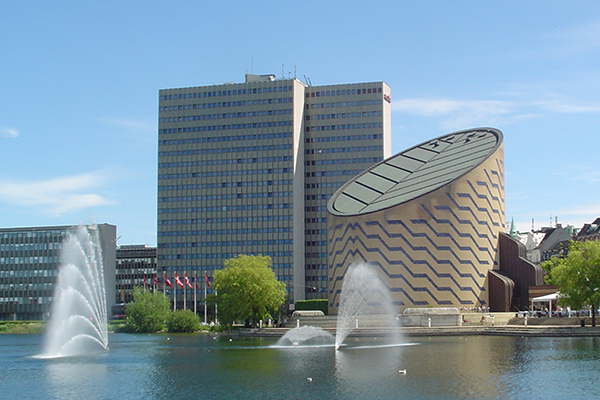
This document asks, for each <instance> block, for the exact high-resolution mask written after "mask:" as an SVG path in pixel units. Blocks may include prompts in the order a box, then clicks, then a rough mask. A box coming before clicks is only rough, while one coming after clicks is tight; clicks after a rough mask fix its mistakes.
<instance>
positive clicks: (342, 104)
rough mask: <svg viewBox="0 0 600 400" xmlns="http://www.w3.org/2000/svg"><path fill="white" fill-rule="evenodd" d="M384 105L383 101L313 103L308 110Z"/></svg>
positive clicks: (307, 107) (308, 106) (307, 106)
mask: <svg viewBox="0 0 600 400" xmlns="http://www.w3.org/2000/svg"><path fill="white" fill-rule="evenodd" d="M380 104H383V100H362V101H346V102H337V103H334V102H332V103H312V104H307V105H306V107H305V108H306V109H307V110H309V109H312V110H314V109H320V108H339V107H364V106H376V105H380Z"/></svg>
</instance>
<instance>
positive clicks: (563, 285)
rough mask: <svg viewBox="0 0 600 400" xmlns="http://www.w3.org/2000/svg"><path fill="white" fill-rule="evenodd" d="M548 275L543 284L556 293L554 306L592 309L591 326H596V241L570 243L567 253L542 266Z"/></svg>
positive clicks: (599, 272)
mask: <svg viewBox="0 0 600 400" xmlns="http://www.w3.org/2000/svg"><path fill="white" fill-rule="evenodd" d="M542 268H543V269H544V270H545V271H546V272H547V273H548V274H547V275H546V278H545V280H546V283H548V284H550V285H556V286H557V287H558V290H559V291H560V297H559V299H558V303H559V304H561V305H563V306H570V307H571V308H573V309H576V310H578V309H580V308H582V307H584V306H591V307H592V325H593V326H595V325H596V308H597V307H598V304H599V303H600V289H599V288H600V241H596V240H592V241H587V242H571V244H570V245H569V252H568V254H567V255H566V256H564V257H560V258H551V259H550V260H548V261H546V262H543V263H542Z"/></svg>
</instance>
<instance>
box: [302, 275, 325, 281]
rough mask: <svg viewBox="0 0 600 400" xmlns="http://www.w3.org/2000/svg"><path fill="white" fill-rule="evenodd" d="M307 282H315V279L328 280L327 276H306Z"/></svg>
mask: <svg viewBox="0 0 600 400" xmlns="http://www.w3.org/2000/svg"><path fill="white" fill-rule="evenodd" d="M304 280H305V282H314V281H327V277H326V276H307V277H305V278H304Z"/></svg>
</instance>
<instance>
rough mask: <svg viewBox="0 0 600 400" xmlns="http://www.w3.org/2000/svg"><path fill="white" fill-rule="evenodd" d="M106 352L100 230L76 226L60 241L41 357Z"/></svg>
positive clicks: (94, 226) (92, 227) (104, 295)
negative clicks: (59, 256) (50, 312)
mask: <svg viewBox="0 0 600 400" xmlns="http://www.w3.org/2000/svg"><path fill="white" fill-rule="evenodd" d="M103 350H108V332H107V305H106V289H105V286H104V263H103V258H102V248H101V243H100V234H99V229H98V227H97V226H96V225H93V226H88V227H85V226H79V227H78V228H77V230H76V231H75V232H69V233H68V234H67V236H66V237H65V240H64V241H63V246H62V251H61V259H60V267H59V272H58V279H57V283H56V287H55V290H54V301H53V303H52V314H51V317H50V322H49V324H48V330H47V336H46V343H45V347H44V351H43V353H42V355H41V356H42V357H67V356H74V355H82V354H88V353H93V352H97V351H103Z"/></svg>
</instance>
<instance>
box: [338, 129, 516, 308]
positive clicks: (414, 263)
mask: <svg viewBox="0 0 600 400" xmlns="http://www.w3.org/2000/svg"><path fill="white" fill-rule="evenodd" d="M327 211H328V216H327V239H328V245H327V251H328V268H329V274H328V279H329V286H328V290H329V295H328V298H329V309H330V312H331V313H333V314H335V313H337V307H338V304H339V295H340V293H341V289H342V283H343V278H344V275H345V273H346V270H347V268H348V266H349V265H351V264H352V263H354V262H359V261H360V262H366V263H369V264H371V265H372V266H373V267H375V269H376V270H377V272H378V274H379V276H380V277H381V279H382V280H383V281H384V282H385V284H386V285H387V287H388V288H389V291H390V293H391V296H392V299H393V302H394V304H395V305H396V307H397V309H398V311H399V312H400V311H402V310H403V309H404V308H406V307H427V306H433V307H466V308H471V307H479V306H483V307H485V306H487V305H488V304H489V296H488V271H489V270H491V269H494V268H495V263H496V262H497V258H496V253H497V252H496V250H497V249H496V247H497V245H498V235H499V234H500V232H503V231H504V230H505V225H504V224H505V208H504V160H503V136H502V132H500V131H499V130H497V129H492V128H477V129H470V130H465V131H460V132H454V133H451V134H448V135H445V136H441V137H438V138H436V139H433V140H430V141H427V142H425V143H422V144H420V145H417V146H414V147H412V148H410V149H408V150H405V151H403V152H401V153H399V154H397V155H395V156H392V157H391V158H388V159H387V160H384V161H382V162H380V163H378V164H376V165H374V166H373V167H371V168H370V169H368V170H366V171H365V172H363V173H362V174H360V175H358V176H356V177H355V178H354V179H352V180H351V181H350V182H348V183H347V184H346V185H344V186H343V187H341V188H340V189H339V190H338V191H337V192H336V193H335V194H334V195H333V196H332V198H331V199H330V201H329V203H328V206H327Z"/></svg>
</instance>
